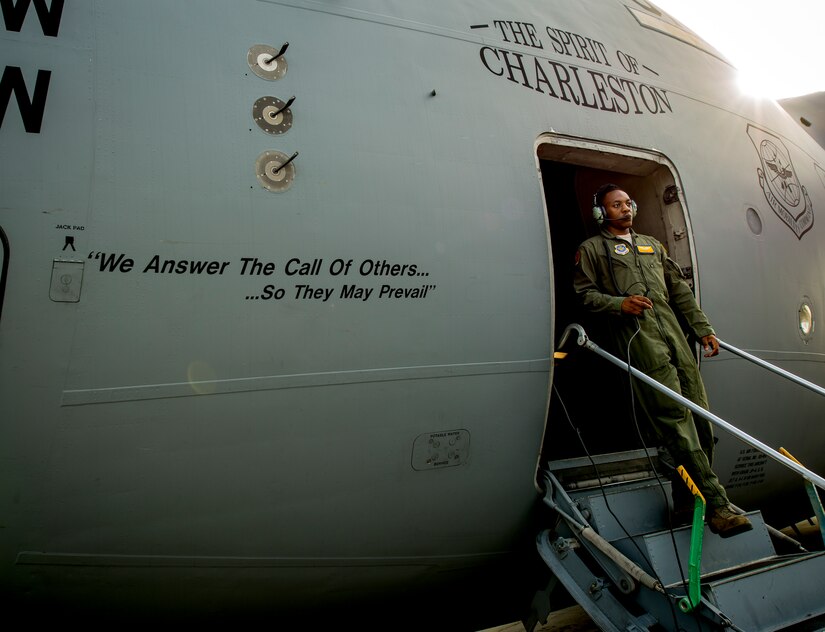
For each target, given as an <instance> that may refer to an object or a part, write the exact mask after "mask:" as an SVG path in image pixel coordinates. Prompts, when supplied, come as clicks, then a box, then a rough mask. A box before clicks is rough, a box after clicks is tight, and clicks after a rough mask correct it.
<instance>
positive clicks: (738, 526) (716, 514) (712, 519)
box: [708, 505, 753, 538]
mask: <svg viewBox="0 0 825 632" xmlns="http://www.w3.org/2000/svg"><path fill="white" fill-rule="evenodd" d="M708 527H710V530H711V531H712V532H713V533H716V534H718V535H719V537H722V538H729V537H731V536H734V535H739V534H740V533H744V532H745V531H750V530H751V529H753V525H752V524H751V521H750V520H748V519H747V518H746V517H745V516H740V515H739V514H738V513H736V512H734V511H733V510H731V508H730V505H723V506H722V507H715V508H713V509H710V510H709V511H708Z"/></svg>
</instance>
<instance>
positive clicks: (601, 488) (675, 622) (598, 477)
mask: <svg viewBox="0 0 825 632" xmlns="http://www.w3.org/2000/svg"><path fill="white" fill-rule="evenodd" d="M636 333H639V332H638V331H637V332H636ZM635 335H636V334H633V336H635ZM632 339H633V338H632V337H631V340H632ZM553 391H554V392H555V393H556V398H558V400H559V404H561V408H562V410H563V411H564V416H565V417H566V418H567V423H568V424H570V427H571V428H572V429H573V431H574V432H575V433H576V436H577V437H578V438H579V443H581V446H582V449H583V450H584V453H585V454H586V455H587V458H588V459H589V460H590V465H592V466H593V470H594V471H595V472H596V480H597V481H598V482H599V491H601V493H602V497H603V498H604V504H605V507H607V511H609V512H610V515H611V516H613V520H615V521H616V524H618V525H619V527H620V528H621V530H622V532H624V534H625V536H627V539H628V540H630V542H632V543H633V546H634V547H635V548H636V550H637V551H638V552H639V556H640V557H641V558H642V559H643V560H644V561H645V562H647V565H648V566H649V567H650V570H651V571H652V572H653V575H654V576H655V577H656V581H658V582H659V584H660V585H661V586H662V587H664V582H662V578H661V577H659V574H658V573H657V572H656V568H655V567H654V566H653V564H652V563H651V561H650V560H649V559H648V557H647V555H645V554H644V551H642V549H641V547H640V546H639V544H638V543H637V542H636V539H635V538H634V537H633V536H631V535H630V533H629V532H628V531H627V529H625V526H624V525H623V524H622V521H621V520H619V517H618V516H617V515H616V514H615V513H614V512H613V508H612V507H611V506H610V502H608V500H607V494H606V493H605V491H604V485H603V484H602V476H601V473H600V472H599V468H598V466H597V465H596V462H595V461H594V460H593V457H592V456H591V455H590V451H589V450H588V449H587V446H586V445H585V443H584V438H583V437H582V435H581V431H580V430H579V428H578V427H577V426H576V425H575V424H574V423H573V420H572V419H571V418H570V413H568V412H567V406H565V405H564V400H563V399H562V398H561V394H560V393H559V389H558V388H556V385H555V383H554V384H553ZM645 452H647V448H645ZM649 458H650V457H649V456H648V459H649ZM652 467H653V464H652V463H651V468H652ZM657 478H658V477H657ZM660 484H661V482H660ZM668 597H671V598H677V596H675V595H668ZM678 598H681V596H679V597H678ZM667 603H668V606H670V611H671V612H670V613H671V615H672V616H673V625H674V628H675V629H676V630H679V621H678V619H677V618H676V608H675V607H674V605H673V602H672V601H671V600H670V599H668V600H667Z"/></svg>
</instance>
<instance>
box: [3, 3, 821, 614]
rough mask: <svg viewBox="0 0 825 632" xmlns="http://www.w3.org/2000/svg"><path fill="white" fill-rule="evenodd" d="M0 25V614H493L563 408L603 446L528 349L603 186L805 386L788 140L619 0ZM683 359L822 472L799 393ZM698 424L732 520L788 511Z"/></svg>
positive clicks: (814, 311) (810, 408)
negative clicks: (619, 195)
mask: <svg viewBox="0 0 825 632" xmlns="http://www.w3.org/2000/svg"><path fill="white" fill-rule="evenodd" d="M2 13H3V19H4V29H3V32H2V41H1V42H0V46H2V51H3V60H4V68H3V75H2V85H1V86H0V112H1V113H2V126H1V127H0V151H2V164H3V169H2V180H1V181H0V186H1V187H2V205H0V229H1V231H2V232H1V234H2V243H3V249H2V253H3V254H2V257H3V261H2V283H1V284H0V300H2V304H1V305H2V311H1V312H0V402H2V422H0V472H2V474H0V490H1V491H0V593H2V595H3V596H4V597H3V599H4V603H5V604H6V605H7V607H8V608H10V609H11V610H7V612H8V611H12V612H15V611H22V612H29V613H31V615H32V616H36V615H38V614H42V613H45V612H48V613H59V614H61V615H62V614H72V615H73V614H90V613H91V614H93V615H96V616H97V615H99V616H103V615H114V616H121V615H124V616H131V617H139V616H145V617H164V616H181V617H194V616H198V617H206V618H208V619H209V620H216V619H217V618H218V617H221V616H227V617H229V618H230V620H233V621H235V620H237V621H240V620H242V618H247V617H260V618H261V620H265V621H269V622H272V623H276V624H277V623H279V622H284V621H287V620H288V619H289V618H291V617H297V618H298V619H299V620H302V621H304V622H306V624H307V625H312V621H313V619H312V617H313V616H314V617H322V616H323V617H326V616H331V617H340V616H344V615H349V614H352V615H353V616H358V617H360V618H361V619H360V620H361V621H363V622H365V623H366V624H367V625H369V626H372V627H378V625H379V624H383V623H384V622H393V624H394V625H395V626H398V627H404V626H406V625H409V626H410V627H416V628H417V629H421V628H422V627H430V628H433V629H449V628H452V629H479V628H481V627H486V626H491V625H495V624H499V623H506V622H508V621H513V620H517V619H519V618H522V617H523V615H524V612H525V609H529V607H530V603H531V600H532V598H533V595H534V593H535V592H536V591H537V590H540V589H541V587H542V586H540V585H539V583H540V582H539V581H538V580H537V579H536V578H537V577H540V578H541V577H545V575H546V574H547V573H548V570H547V568H546V566H545V565H544V564H543V563H542V560H541V559H540V557H539V555H538V554H537V549H536V537H537V534H539V533H540V532H541V531H542V530H544V529H547V528H549V527H551V526H552V522H551V521H550V518H549V517H548V516H549V515H550V511H549V510H547V509H546V507H545V504H544V503H542V493H543V490H544V487H545V481H544V478H543V475H542V472H543V467H544V465H545V464H546V463H547V462H548V461H551V460H559V459H564V458H568V457H569V458H575V457H580V456H582V454H583V452H582V448H581V445H580V443H579V441H578V439H577V438H576V437H577V433H576V432H573V431H572V430H571V424H573V426H574V427H575V428H579V429H580V431H581V435H582V436H583V437H584V438H585V442H586V446H587V448H588V449H589V451H590V452H592V453H593V454H597V453H604V452H613V451H614V450H619V449H621V450H635V449H639V448H640V447H641V446H640V445H638V440H637V437H636V433H635V431H634V430H632V425H631V424H632V420H631V418H630V416H629V414H628V412H627V406H626V399H625V398H626V389H625V391H622V390H621V388H620V387H625V386H626V381H625V379H624V378H623V377H622V374H621V373H620V374H618V378H616V376H615V374H614V373H611V370H614V369H611V368H610V366H609V365H608V364H606V363H603V362H598V361H597V360H595V359H588V360H584V359H583V355H584V354H585V351H573V350H571V349H565V351H570V352H571V353H570V355H569V356H568V358H567V359H565V360H559V361H558V363H557V364H556V363H555V362H554V359H553V358H554V352H556V351H558V350H560V349H559V348H558V347H559V342H560V339H561V336H562V332H563V330H564V329H565V327H566V326H567V325H568V324H570V323H571V322H573V321H574V320H575V319H576V316H575V313H576V310H575V304H574V299H573V296H572V290H571V287H570V284H571V273H572V266H573V257H574V254H575V251H576V248H577V246H578V244H579V243H580V242H581V241H583V240H584V239H585V238H586V237H587V236H588V235H590V234H593V233H594V232H595V230H596V226H595V223H594V222H593V219H592V216H591V207H592V206H593V202H592V198H593V193H594V191H595V190H596V189H597V187H598V186H599V185H600V184H602V183H604V182H615V183H616V184H618V185H619V186H621V187H622V188H624V189H625V190H627V191H629V192H631V194H632V195H633V197H634V199H635V200H636V201H637V202H638V206H639V213H638V217H637V218H636V221H635V224H634V227H635V228H636V229H637V230H638V231H639V232H642V233H645V234H650V235H654V236H655V237H656V238H657V239H659V240H660V241H661V242H662V243H663V244H664V245H665V246H666V247H667V249H668V252H669V254H670V256H671V257H672V258H674V259H675V260H676V261H677V262H678V263H679V265H680V266H681V267H682V269H683V271H684V272H685V275H686V276H687V277H688V278H689V280H690V282H691V283H692V285H693V288H694V290H695V293H696V296H697V298H698V299H699V300H700V302H701V305H702V308H703V310H704V311H705V312H706V314H707V315H708V316H709V318H710V320H711V322H712V323H713V325H714V327H715V329H716V331H717V333H718V334H719V337H720V338H721V339H723V340H725V341H728V342H730V343H731V344H733V345H736V347H738V348H742V349H746V350H749V351H750V352H751V353H753V354H755V355H758V356H759V357H760V358H762V359H764V360H767V361H768V362H772V363H774V364H776V365H778V366H780V367H782V368H784V369H787V370H788V371H791V372H793V373H794V374H797V375H800V376H802V377H804V378H805V379H807V380H809V381H811V382H814V383H818V384H825V364H824V363H823V358H825V339H823V334H822V331H821V329H822V327H821V326H820V327H816V324H817V321H818V320H819V319H821V317H822V315H823V314H825V286H823V283H822V270H823V268H824V267H825V250H823V225H824V224H823V223H822V220H819V221H815V220H816V218H817V214H818V213H820V212H822V209H825V151H823V149H822V148H821V147H819V146H818V145H817V144H816V143H815V142H814V141H813V140H812V139H811V138H810V137H809V136H807V135H806V134H805V133H804V131H803V130H802V129H801V128H799V127H798V126H797V125H796V124H795V123H794V121H793V120H792V119H791V118H790V117H789V116H788V115H787V114H785V113H784V112H783V111H782V110H781V108H780V107H778V106H777V105H776V104H775V103H774V102H770V101H764V100H757V99H753V98H751V97H749V96H747V95H744V94H742V93H740V91H739V90H738V88H737V86H736V71H735V70H734V69H733V68H732V67H731V66H730V65H729V63H728V62H727V61H726V60H725V59H724V58H722V57H721V55H720V54H719V53H718V52H716V51H715V50H714V49H712V48H711V47H709V46H708V45H707V44H706V43H704V42H703V41H702V40H700V39H699V38H698V37H697V36H695V35H694V34H693V33H692V32H690V31H688V30H687V29H685V28H684V27H683V26H681V25H680V24H679V23H678V22H676V21H675V20H673V19H672V18H671V17H669V16H668V15H667V14H665V13H663V12H661V11H660V10H658V9H657V8H656V7H655V6H654V5H653V4H651V3H649V2H647V1H646V0H576V1H575V2H573V1H565V2H533V1H528V2H452V1H451V2H435V1H432V0H426V1H425V0H419V1H418V2H407V3H386V2H376V1H373V0H345V1H338V0H335V1H333V0H269V1H263V0H261V1H259V0H243V1H242V2H217V1H215V2H212V1H202V2H197V3H188V2H169V1H161V0H146V1H142V2H122V1H115V0H112V1H109V2H91V1H88V0H66V1H65V2H64V0H52V1H51V3H48V4H47V2H46V0H17V1H16V2H15V1H14V0H4V1H3V2H2ZM596 342H597V343H598V342H599V341H598V340H596ZM583 366H584V367H586V371H585V370H583V369H582V367H583ZM577 367H578V368H577ZM701 368H702V374H703V376H704V380H705V384H706V386H707V389H708V392H709V399H710V402H711V408H712V410H713V412H714V413H716V414H718V415H720V416H721V417H723V418H725V419H730V420H732V421H733V422H735V423H736V425H737V426H738V427H740V428H742V429H743V430H744V431H746V432H747V433H749V434H750V435H753V436H755V437H758V438H759V440H761V441H763V442H765V443H766V444H768V445H770V446H774V447H777V446H784V447H785V448H787V449H788V450H789V451H790V452H791V453H793V455H794V456H795V457H796V458H797V459H799V461H800V462H802V463H804V464H805V466H806V467H808V468H810V470H812V471H814V472H817V471H818V472H822V471H823V470H825V451H823V450H822V445H823V443H822V442H823V437H824V436H825V434H824V433H825V430H824V429H823V426H822V413H823V404H822V401H821V399H820V398H818V397H817V396H816V395H815V394H812V393H809V392H807V391H805V390H802V389H800V388H799V387H798V386H796V385H794V384H791V383H785V382H783V381H781V380H777V379H776V377H775V376H773V375H771V374H766V373H764V372H761V371H759V370H757V369H756V368H754V367H753V366H752V365H750V364H749V363H747V362H745V361H744V360H742V359H740V358H739V357H738V356H736V355H734V354H732V353H729V352H725V351H723V352H722V354H721V355H720V356H719V357H718V358H713V359H711V360H702V367H701ZM554 387H555V389H556V390H555V391H554V390H553V389H554ZM614 388H615V389H616V391H615V393H614V391H613V390H611V389H614ZM556 393H558V396H557V395H556ZM622 393H625V394H624V395H623V394H622ZM551 394H552V396H551ZM559 398H561V401H563V402H564V404H566V406H565V408H566V409H567V412H568V413H569V415H570V420H568V419H567V418H566V417H565V415H564V414H563V413H562V411H561V407H560V405H559V404H558V401H557V400H558V399H559ZM717 434H718V436H719V442H718V446H717V458H716V462H715V470H716V471H717V473H718V474H719V476H720V480H721V481H722V482H723V483H724V484H726V486H727V489H728V491H729V493H730V495H731V498H732V499H733V500H734V501H735V502H736V504H737V505H738V506H741V507H743V508H745V509H747V510H751V509H762V510H763V511H764V512H765V515H766V516H768V517H770V518H771V520H772V521H773V522H776V521H777V520H780V521H781V520H784V522H781V524H779V525H778V526H785V525H787V524H790V523H792V522H794V521H796V520H799V519H801V518H804V517H807V516H810V515H812V513H811V507H810V506H809V505H808V503H807V498H806V495H805V492H804V488H803V482H802V479H801V478H800V477H799V476H798V475H797V474H796V473H794V472H792V471H788V470H786V469H784V468H783V467H781V465H779V464H777V463H775V462H774V461H773V460H770V459H767V458H766V457H763V455H761V454H760V453H759V452H758V451H755V450H753V449H752V448H750V447H749V446H748V445H746V444H743V443H741V442H740V441H738V440H737V439H736V438H735V437H733V436H732V435H730V434H728V433H726V432H724V431H721V432H718V433H717ZM587 442H589V443H587ZM774 516H781V517H780V518H774ZM542 581H543V583H544V584H546V583H547V580H546V578H545V579H543V580H542ZM542 585H543V584H542ZM388 627H390V626H389V625H388ZM707 629H711V628H709V627H708V628H707Z"/></svg>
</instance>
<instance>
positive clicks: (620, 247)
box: [613, 244, 630, 255]
mask: <svg viewBox="0 0 825 632" xmlns="http://www.w3.org/2000/svg"><path fill="white" fill-rule="evenodd" d="M613 252H615V253H616V254H617V255H626V254H627V253H628V252H630V248H628V247H627V244H616V245H615V246H614V248H613Z"/></svg>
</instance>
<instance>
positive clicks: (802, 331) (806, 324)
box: [799, 296, 814, 343]
mask: <svg viewBox="0 0 825 632" xmlns="http://www.w3.org/2000/svg"><path fill="white" fill-rule="evenodd" d="M813 333H814V312H813V309H811V299H809V298H808V297H807V296H806V297H804V298H803V299H802V304H801V305H800V306H799V335H800V336H802V340H804V341H805V342H806V343H807V342H808V341H809V340H810V339H811V336H812V335H813Z"/></svg>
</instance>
